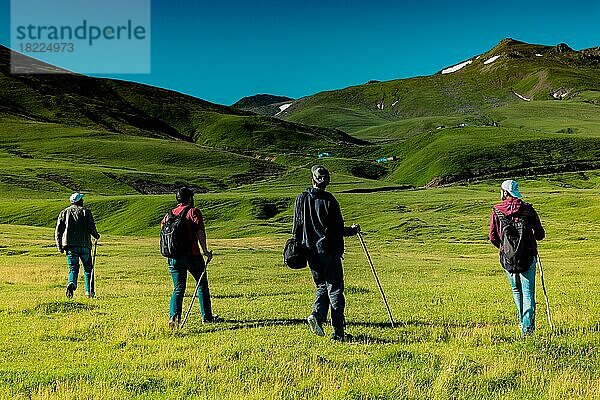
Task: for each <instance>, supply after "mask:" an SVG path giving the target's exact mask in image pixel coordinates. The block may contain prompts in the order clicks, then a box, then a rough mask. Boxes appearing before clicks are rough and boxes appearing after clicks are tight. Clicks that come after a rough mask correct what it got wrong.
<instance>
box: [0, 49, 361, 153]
mask: <svg viewBox="0 0 600 400" xmlns="http://www.w3.org/2000/svg"><path fill="white" fill-rule="evenodd" d="M13 55H14V56H15V57H16V58H17V60H18V63H19V65H20V68H21V70H24V71H31V70H36V71H37V72H44V73H36V74H18V75H13V74H11V73H10V64H9V63H10V57H11V52H10V50H9V49H7V48H6V47H2V46H0V115H9V116H13V117H18V118H22V119H27V120H33V121H40V122H50V123H58V124H64V125H68V126H80V127H84V128H89V129H101V130H105V131H109V132H118V133H123V134H133V135H142V136H146V137H158V138H175V139H181V140H186V141H193V142H195V143H198V144H202V145H208V146H212V147H220V148H225V147H227V148H233V149H238V150H256V149H268V148H272V149H277V150H299V149H305V148H307V147H311V146H312V145H314V147H319V146H321V145H322V144H323V143H327V144H332V145H338V144H339V145H345V144H351V143H361V141H359V140H355V139H354V138H352V137H350V136H348V135H346V134H345V133H343V132H341V131H339V130H334V129H327V128H325V129H324V128H316V127H310V126H305V125H301V124H295V123H291V122H285V121H281V120H279V119H275V118H269V117H265V116H261V115H256V114H254V113H252V112H248V111H243V110H240V109H237V108H233V107H227V106H222V105H218V104H213V103H210V102H207V101H204V100H201V99H198V98H195V97H192V96H187V95H184V94H181V93H178V92H174V91H171V90H166V89H160V88H156V87H152V86H147V85H143V84H138V83H134V82H126V81H119V80H114V79H101V78H93V77H87V76H83V75H78V74H73V73H66V74H64V73H63V74H48V73H45V72H46V71H51V70H53V69H56V67H53V66H51V65H48V64H44V63H41V62H39V61H37V60H34V59H31V58H29V57H26V56H24V55H21V54H18V53H14V54H13Z"/></svg>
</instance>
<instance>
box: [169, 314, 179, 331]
mask: <svg viewBox="0 0 600 400" xmlns="http://www.w3.org/2000/svg"><path fill="white" fill-rule="evenodd" d="M169 328H171V329H177V328H179V316H177V315H174V316H172V317H171V318H169Z"/></svg>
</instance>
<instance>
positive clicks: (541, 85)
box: [281, 39, 600, 139]
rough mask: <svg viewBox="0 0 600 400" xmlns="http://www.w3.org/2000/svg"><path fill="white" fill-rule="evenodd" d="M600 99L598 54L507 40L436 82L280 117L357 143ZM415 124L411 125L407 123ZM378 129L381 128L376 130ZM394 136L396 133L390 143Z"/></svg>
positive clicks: (319, 97) (383, 87)
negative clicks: (501, 112)
mask: <svg viewBox="0 0 600 400" xmlns="http://www.w3.org/2000/svg"><path fill="white" fill-rule="evenodd" d="M589 93H592V97H594V99H596V101H597V99H598V97H600V50H599V49H598V48H592V49H586V50H581V51H574V50H572V49H571V48H569V47H568V46H567V45H565V44H559V45H557V46H542V45H531V44H527V43H523V42H519V41H516V40H513V39H504V40H502V41H501V42H500V43H499V44H498V45H497V46H495V47H494V48H492V49H491V50H489V51H488V52H485V53H483V54H479V55H476V56H473V57H471V58H470V59H468V60H464V61H462V62H459V63H457V64H456V65H453V66H449V67H448V68H445V69H444V70H442V71H439V72H438V73H436V74H434V75H431V76H422V77H415V78H410V79H399V80H393V81H388V82H372V83H368V84H364V85H359V86H352V87H348V88H345V89H341V90H335V91H328V92H322V93H317V94H315V95H313V96H308V97H304V98H302V99H299V100H296V101H294V102H293V103H292V105H291V106H290V107H289V108H287V109H286V110H285V111H284V112H283V113H282V114H281V117H282V118H284V119H286V120H289V121H295V122H302V123H307V124H312V125H319V126H324V127H334V128H339V129H342V130H344V131H346V132H348V133H351V134H353V135H355V136H357V137H364V138H367V139H373V138H375V137H377V135H378V133H379V132H381V134H380V138H386V137H388V136H392V137H398V136H399V135H400V134H399V133H398V132H401V133H410V132H417V131H423V130H425V129H428V128H431V127H436V126H441V125H444V126H448V125H449V126H452V125H455V123H456V122H457V121H460V122H470V123H478V124H490V125H491V124H493V122H495V121H494V119H493V116H492V115H490V114H489V112H490V111H492V110H495V109H497V108H499V107H502V106H506V105H510V104H514V103H524V102H529V101H532V100H533V101H536V100H540V101H541V100H571V99H579V98H581V96H587V95H589ZM408 120H410V122H407V121H408ZM374 127H379V128H374ZM390 131H396V133H394V134H391V135H390Z"/></svg>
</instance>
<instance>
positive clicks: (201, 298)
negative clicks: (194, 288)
mask: <svg viewBox="0 0 600 400" xmlns="http://www.w3.org/2000/svg"><path fill="white" fill-rule="evenodd" d="M205 269H206V265H205V264H204V258H202V256H187V257H182V258H179V259H174V258H169V271H170V272H171V278H172V279H173V294H172V295H171V310H170V317H171V318H173V317H177V318H181V308H182V306H183V295H184V294H185V287H186V281H187V273H188V271H189V272H190V274H192V276H193V277H194V280H195V281H196V283H197V282H198V279H199V278H200V275H202V273H203V272H204V271H205ZM198 303H199V304H200V312H201V313H202V320H203V321H206V320H209V321H210V320H212V307H211V304H210V291H209V290H208V278H207V277H206V274H204V276H203V277H202V280H200V286H199V287H198Z"/></svg>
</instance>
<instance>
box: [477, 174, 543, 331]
mask: <svg viewBox="0 0 600 400" xmlns="http://www.w3.org/2000/svg"><path fill="white" fill-rule="evenodd" d="M501 188H502V190H501V193H502V202H501V203H499V204H496V205H495V206H494V208H493V211H492V215H491V217H490V235H489V238H490V242H492V244H493V245H494V246H496V247H497V248H498V249H499V250H500V264H501V265H502V267H503V268H504V270H505V271H506V275H507V276H508V280H509V282H510V285H511V287H512V292H513V297H514V300H515V305H516V306H517V314H518V316H519V328H520V330H521V333H522V334H523V335H530V334H532V333H533V331H534V329H535V265H536V262H537V258H538V252H537V241H538V240H542V239H544V237H545V236H546V233H545V232H544V228H543V227H542V223H541V222H540V217H539V216H538V214H537V212H536V211H535V209H534V208H533V206H532V205H531V204H529V203H525V202H524V201H523V200H522V197H523V196H522V195H521V192H520V191H519V184H518V183H517V181H514V180H507V181H504V182H503V183H502V186H501Z"/></svg>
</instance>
